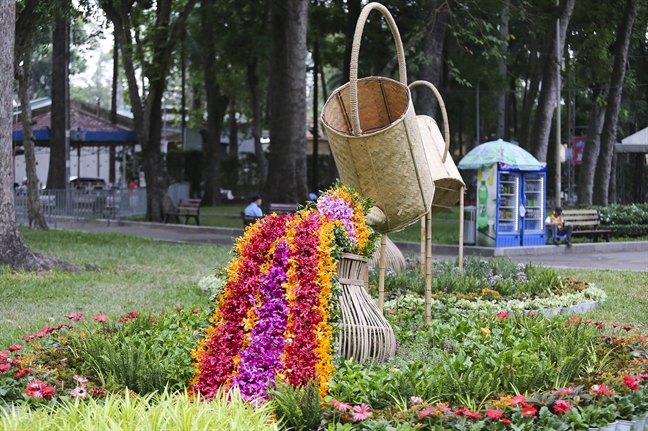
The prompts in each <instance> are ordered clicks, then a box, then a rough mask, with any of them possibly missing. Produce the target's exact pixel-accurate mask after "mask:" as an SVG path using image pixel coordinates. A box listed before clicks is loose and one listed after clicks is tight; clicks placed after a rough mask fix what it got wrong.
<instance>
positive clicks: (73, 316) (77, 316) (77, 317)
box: [63, 313, 85, 322]
mask: <svg viewBox="0 0 648 431" xmlns="http://www.w3.org/2000/svg"><path fill="white" fill-rule="evenodd" d="M63 317H66V318H68V319H71V320H74V321H75V322H78V321H79V320H82V319H83V318H84V317H85V314H83V313H72V314H69V315H67V316H63Z"/></svg>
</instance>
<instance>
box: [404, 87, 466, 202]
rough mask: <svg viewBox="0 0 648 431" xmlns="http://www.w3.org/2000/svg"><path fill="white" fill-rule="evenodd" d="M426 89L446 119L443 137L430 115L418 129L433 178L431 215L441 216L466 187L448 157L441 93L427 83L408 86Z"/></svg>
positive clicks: (450, 158)
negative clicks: (434, 98)
mask: <svg viewBox="0 0 648 431" xmlns="http://www.w3.org/2000/svg"><path fill="white" fill-rule="evenodd" d="M418 86H424V87H427V88H429V89H430V90H432V92H433V93H434V95H435V96H436V98H437V101H438V102H439V109H440V110H441V114H442V116H443V130H444V132H445V133H444V136H443V137H442V136H441V131H440V130H439V126H438V125H437V123H436V121H434V119H433V118H432V117H429V116H427V115H418V116H417V117H416V118H417V120H418V125H419V130H420V131H421V139H422V140H423V148H424V149H425V155H426V157H427V162H428V164H429V166H430V175H431V176H432V181H434V186H435V189H434V198H433V199H432V214H435V213H438V212H439V211H443V210H445V209H448V208H452V206H453V205H454V204H456V203H457V202H459V198H460V194H461V193H463V188H464V187H465V186H466V185H465V184H464V182H463V179H462V178H461V174H460V173H459V170H458V169H457V166H456V165H455V163H454V161H453V160H452V157H448V149H449V147H450V127H449V124H448V114H447V112H446V109H445V104H444V103H443V98H442V97H441V94H440V93H439V91H438V90H437V89H436V87H435V86H434V85H432V84H431V83H430V82H427V81H414V82H412V83H411V84H410V85H409V88H410V90H411V89H412V88H414V87H418Z"/></svg>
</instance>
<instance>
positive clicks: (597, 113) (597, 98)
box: [577, 86, 608, 205]
mask: <svg viewBox="0 0 648 431" xmlns="http://www.w3.org/2000/svg"><path fill="white" fill-rule="evenodd" d="M607 92H608V89H607V87H598V86H597V87H595V88H594V90H593V92H592V99H593V100H592V107H591V109H590V117H589V121H588V127H587V138H586V139H585V147H584V148H583V160H582V161H581V168H580V174H579V176H578V190H577V194H578V204H579V205H591V204H592V190H593V187H594V171H595V168H596V158H597V157H598V154H599V150H600V146H601V131H602V130H603V120H604V118H605V99H606V98H607V97H606V96H607Z"/></svg>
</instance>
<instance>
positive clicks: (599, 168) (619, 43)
mask: <svg viewBox="0 0 648 431" xmlns="http://www.w3.org/2000/svg"><path fill="white" fill-rule="evenodd" d="M638 5H639V1H638V0H628V1H627V3H626V6H625V10H624V11H623V18H622V19H621V22H620V23H619V27H618V29H617V37H616V41H615V42H614V65H613V66H612V78H611V79H610V91H609V92H608V98H607V108H606V110H605V122H604V123H603V131H602V132H601V152H600V154H599V158H598V161H597V162H596V173H595V175H594V195H593V202H594V203H595V204H597V205H607V204H608V190H609V186H610V175H612V174H613V172H611V167H612V157H613V156H614V144H616V134H617V122H618V120H619V109H620V107H621V93H622V91H623V82H624V81H625V70H626V62H627V61H628V47H629V45H630V38H631V37H632V26H633V25H634V21H635V18H636V17H637V7H638Z"/></svg>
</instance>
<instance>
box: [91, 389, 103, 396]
mask: <svg viewBox="0 0 648 431" xmlns="http://www.w3.org/2000/svg"><path fill="white" fill-rule="evenodd" d="M90 393H91V394H94V395H105V393H106V390H105V389H95V388H90Z"/></svg>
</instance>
